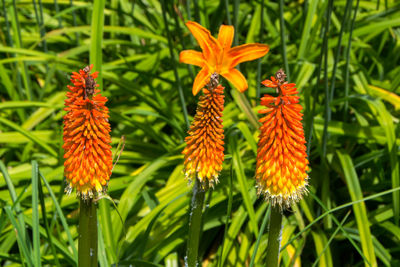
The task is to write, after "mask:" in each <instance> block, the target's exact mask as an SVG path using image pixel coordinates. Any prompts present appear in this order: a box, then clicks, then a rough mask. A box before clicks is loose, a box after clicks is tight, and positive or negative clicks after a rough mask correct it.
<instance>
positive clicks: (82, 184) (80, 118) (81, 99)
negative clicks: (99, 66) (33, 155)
mask: <svg viewBox="0 0 400 267" xmlns="http://www.w3.org/2000/svg"><path fill="white" fill-rule="evenodd" d="M92 67H93V65H91V66H90V67H89V66H87V67H86V68H84V69H83V70H80V71H79V73H77V72H73V73H72V75H71V82H72V83H73V86H70V85H68V86H67V87H68V89H69V90H70V91H69V92H67V99H66V100H65V106H66V107H65V108H64V110H66V111H67V114H66V115H65V116H64V145H63V148H64V151H65V153H64V158H65V162H64V175H65V178H66V181H67V186H66V188H65V191H66V192H67V193H71V191H72V189H73V188H76V192H77V195H78V196H81V197H82V199H87V198H92V197H93V196H94V195H95V194H99V193H103V192H105V191H106V189H107V184H108V180H109V179H110V175H111V170H112V153H111V146H110V143H111V138H110V131H111V128H110V124H109V122H108V118H109V115H108V108H107V107H106V106H105V103H106V102H107V98H106V97H104V96H102V95H101V94H100V90H98V89H97V87H98V84H96V81H95V79H96V78H97V74H98V73H97V72H95V73H92V74H90V71H91V70H92Z"/></svg>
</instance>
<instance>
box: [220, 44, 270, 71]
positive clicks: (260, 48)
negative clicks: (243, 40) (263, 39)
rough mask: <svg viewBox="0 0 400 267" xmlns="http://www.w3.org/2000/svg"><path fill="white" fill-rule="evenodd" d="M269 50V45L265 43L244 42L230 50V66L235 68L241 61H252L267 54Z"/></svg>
mask: <svg viewBox="0 0 400 267" xmlns="http://www.w3.org/2000/svg"><path fill="white" fill-rule="evenodd" d="M268 51H269V46H268V45H264V44H257V43H255V44H244V45H239V46H235V47H233V48H232V49H231V50H230V51H229V52H228V57H230V58H231V62H230V67H231V68H234V67H235V66H236V65H238V64H239V63H242V62H245V61H251V60H254V59H257V58H260V57H263V56H265V55H266V54H267V53H268Z"/></svg>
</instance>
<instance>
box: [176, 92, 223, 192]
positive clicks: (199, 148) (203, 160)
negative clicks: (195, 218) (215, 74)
mask: <svg viewBox="0 0 400 267" xmlns="http://www.w3.org/2000/svg"><path fill="white" fill-rule="evenodd" d="M203 93H204V95H202V96H200V101H199V104H198V106H197V112H196V116H195V117H194V120H193V123H192V125H191V126H190V129H189V131H188V134H189V136H187V137H186V138H185V141H186V144H187V146H186V148H185V149H184V150H183V151H182V154H184V155H185V161H184V166H185V170H184V173H185V175H186V177H187V178H189V179H192V178H193V177H194V176H196V174H197V178H198V179H199V180H200V182H201V186H202V187H203V188H209V187H214V184H216V183H218V176H219V172H220V171H221V170H222V162H223V161H224V141H223V140H224V129H223V127H222V112H223V110H224V95H223V93H224V87H222V86H221V85H217V86H216V87H215V88H213V87H211V88H208V89H206V88H203Z"/></svg>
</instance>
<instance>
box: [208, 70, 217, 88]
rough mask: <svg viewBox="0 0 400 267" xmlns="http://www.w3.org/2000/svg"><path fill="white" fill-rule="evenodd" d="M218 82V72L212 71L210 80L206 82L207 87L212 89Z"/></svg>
mask: <svg viewBox="0 0 400 267" xmlns="http://www.w3.org/2000/svg"><path fill="white" fill-rule="evenodd" d="M218 84H219V75H218V73H216V72H214V73H213V74H211V77H210V82H209V83H208V84H207V87H208V89H209V90H213V89H214V88H216V87H217V86H218Z"/></svg>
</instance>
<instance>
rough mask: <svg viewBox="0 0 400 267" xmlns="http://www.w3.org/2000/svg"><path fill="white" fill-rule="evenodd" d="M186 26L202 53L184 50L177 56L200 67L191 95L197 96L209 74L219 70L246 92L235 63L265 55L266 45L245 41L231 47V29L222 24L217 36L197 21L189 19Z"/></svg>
mask: <svg viewBox="0 0 400 267" xmlns="http://www.w3.org/2000/svg"><path fill="white" fill-rule="evenodd" d="M186 26H187V27H188V28H189V30H190V31H191V33H192V34H193V36H194V38H196V40H197V42H198V44H199V45H200V48H201V49H202V52H198V51H194V50H184V51H182V52H181V53H180V55H179V61H180V62H181V63H186V64H192V65H196V66H199V67H201V71H200V72H199V73H198V74H197V76H196V79H195V80H194V83H193V95H196V94H197V93H198V92H199V91H200V90H201V88H203V87H204V86H205V85H206V84H207V83H208V81H209V80H210V77H211V74H213V73H218V74H220V75H222V76H223V77H224V78H225V79H227V80H228V81H229V82H231V83H232V84H233V85H234V86H235V87H236V89H238V90H239V91H240V92H244V91H246V89H247V87H248V84H247V81H246V78H245V77H244V76H243V74H242V73H241V72H240V71H238V70H237V69H235V66H236V65H238V64H239V63H242V62H245V61H251V60H254V59H257V58H260V57H263V56H264V55H266V54H267V53H268V51H269V46H268V45H264V44H257V43H255V44H244V45H240V46H236V47H231V46H232V41H233V35H234V31H235V30H234V28H233V26H228V25H222V26H221V27H220V29H219V34H218V39H215V38H214V37H213V36H212V35H211V33H210V31H209V30H207V29H206V28H204V27H203V26H201V25H200V24H198V23H196V22H193V21H188V22H187V23H186Z"/></svg>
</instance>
